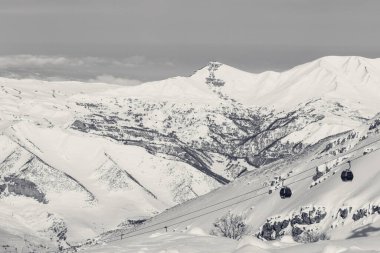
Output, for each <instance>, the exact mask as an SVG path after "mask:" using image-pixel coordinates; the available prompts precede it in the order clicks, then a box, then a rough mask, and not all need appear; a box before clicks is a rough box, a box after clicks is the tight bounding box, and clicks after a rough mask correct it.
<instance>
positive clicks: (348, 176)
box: [340, 169, 354, 182]
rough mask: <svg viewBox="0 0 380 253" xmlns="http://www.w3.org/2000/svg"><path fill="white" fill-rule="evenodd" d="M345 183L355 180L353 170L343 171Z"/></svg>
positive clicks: (342, 176)
mask: <svg viewBox="0 0 380 253" xmlns="http://www.w3.org/2000/svg"><path fill="white" fill-rule="evenodd" d="M340 177H341V178H342V181H343V182H351V181H352V180H353V179H354V174H353V173H352V171H351V170H349V169H348V170H344V171H342V174H341V175H340Z"/></svg>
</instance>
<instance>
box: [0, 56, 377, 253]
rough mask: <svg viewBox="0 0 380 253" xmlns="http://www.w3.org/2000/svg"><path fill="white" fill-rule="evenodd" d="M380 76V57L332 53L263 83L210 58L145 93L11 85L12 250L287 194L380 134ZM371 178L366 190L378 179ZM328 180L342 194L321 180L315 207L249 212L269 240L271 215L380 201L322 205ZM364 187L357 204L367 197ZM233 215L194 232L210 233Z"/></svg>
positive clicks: (303, 199)
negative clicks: (284, 187)
mask: <svg viewBox="0 0 380 253" xmlns="http://www.w3.org/2000/svg"><path fill="white" fill-rule="evenodd" d="M379 80H380V59H366V58H361V57H324V58H321V59H318V60H316V61H313V62H310V63H306V64H304V65H301V66H298V67H295V68H293V69H291V70H288V71H285V72H282V73H277V72H264V73H261V74H251V73H247V72H244V71H240V70H238V69H235V68H232V67H230V66H227V65H225V64H222V63H217V62H211V63H209V64H208V65H207V66H206V67H204V68H202V69H200V70H198V71H196V72H195V73H194V74H193V75H192V76H190V77H175V78H170V79H167V80H162V81H157V82H149V83H145V84H142V85H139V86H135V87H121V86H115V85H109V84H101V83H97V84H86V83H80V82H46V81H38V80H16V79H7V78H1V79H0V131H1V135H0V140H1V141H0V175H1V177H0V202H1V205H2V207H4V208H2V209H1V210H0V219H1V220H2V224H5V225H4V226H2V227H0V234H1V236H0V245H2V244H3V245H5V244H6V245H11V246H13V247H21V246H20V245H24V246H23V247H26V246H25V245H26V244H28V245H29V246H27V247H30V249H32V248H36V247H40V249H39V250H40V251H41V252H42V248H41V247H45V248H46V249H47V248H49V249H55V248H57V247H58V246H60V247H62V248H66V247H69V245H72V244H76V243H78V242H80V241H82V240H85V239H87V238H93V237H96V236H98V235H99V234H102V233H104V232H105V231H110V232H109V233H104V234H103V235H102V236H100V237H98V238H100V240H102V238H107V236H111V235H114V234H115V233H116V234H117V233H121V231H129V229H130V228H131V227H134V226H135V225H136V224H140V223H142V222H144V221H145V220H147V219H149V222H146V223H144V225H143V226H146V225H147V224H153V223H152V222H155V221H160V220H165V219H167V218H168V217H171V216H172V215H175V214H179V213H181V212H183V211H184V210H192V209H196V208H197V207H199V206H202V205H204V204H205V203H212V202H213V201H218V200H221V199H225V198H228V197H229V196H234V195H236V194H237V193H239V192H245V191H247V189H251V188H252V187H255V186H258V185H262V184H274V185H275V186H277V187H278V182H275V181H274V182H272V181H271V180H273V179H274V178H275V177H276V176H279V175H281V174H284V175H286V174H287V173H290V170H292V171H293V173H296V172H297V170H299V171H301V170H302V169H303V168H304V167H305V166H306V165H309V166H311V165H313V166H314V165H316V164H318V163H320V162H321V161H324V159H330V158H334V157H336V156H339V155H341V154H344V153H345V152H348V151H350V150H353V149H355V148H357V147H360V146H361V145H365V144H366V143H367V142H369V141H370V140H372V139H376V138H380V137H378V129H379V125H380V124H379V123H378V122H379V121H380V119H379V116H378V115H377V113H379V112H380V85H379V84H380V81H379ZM360 152H362V150H361V151H360ZM370 157H375V158H376V155H372V156H368V159H370ZM338 160H339V159H338ZM365 160H366V159H365ZM358 161H359V160H358ZM337 162H338V163H340V162H343V160H342V159H341V160H339V161H337ZM353 165H354V166H355V163H353ZM326 171H327V170H325V171H324V172H321V173H322V174H323V173H325V172H326ZM370 171H371V173H373V174H370V173H369V174H368V177H365V178H363V179H362V180H361V181H360V185H357V187H359V188H357V189H360V187H364V185H366V184H368V183H370V181H369V180H370V178H371V177H372V178H375V177H376V175H377V174H376V173H377V171H376V170H375V169H372V170H370ZM321 178H326V182H327V183H329V185H330V186H328V187H324V186H323V187H322V185H324V184H322V183H321V184H318V182H319V181H318V182H314V184H317V186H316V187H313V188H312V189H311V190H310V191H312V192H313V194H314V195H313V196H315V197H314V198H315V201H314V200H313V198H312V197H307V196H306V194H305V193H302V190H301V189H307V188H308V186H309V185H310V182H308V183H304V184H303V185H299V186H298V185H297V187H300V188H297V190H296V193H297V192H299V197H298V196H297V195H296V198H294V199H292V200H291V202H287V204H286V205H285V207H283V203H281V202H279V201H278V198H277V197H278V196H277V194H272V195H271V196H270V198H263V199H260V200H258V201H259V202H257V204H254V206H256V207H258V206H260V209H262V210H266V211H265V212H259V215H257V212H256V211H255V210H256V209H255V208H252V209H251V207H252V202H251V203H249V202H248V205H239V206H237V207H236V210H239V212H240V211H241V212H244V213H247V215H248V216H250V217H254V218H250V220H251V223H252V226H253V227H255V228H256V230H257V231H265V230H263V227H264V225H265V224H266V223H265V221H266V219H270V218H271V217H272V216H276V217H279V218H276V219H274V218H272V219H270V220H269V221H268V222H269V223H270V225H266V226H267V227H268V226H269V227H270V226H272V225H273V224H272V223H273V222H275V221H276V222H280V221H281V222H283V220H286V219H289V217H292V214H293V213H295V214H297V212H298V213H300V212H302V210H300V209H299V208H300V207H302V206H303V207H304V208H306V209H308V208H309V209H310V208H311V209H312V210H319V212H321V210H324V212H326V213H328V214H331V213H332V212H335V211H336V209H337V208H343V207H344V206H348V205H350V207H351V211H350V212H354V211H357V210H359V209H358V208H361V206H360V205H367V204H369V203H372V204H373V203H375V202H376V201H377V200H376V199H375V198H374V196H373V195H371V194H372V193H369V196H368V197H367V196H366V197H363V199H362V200H361V201H358V202H355V203H353V204H351V203H350V204H346V203H342V202H339V201H335V202H334V201H331V202H329V203H324V202H323V201H321V202H318V201H317V200H323V199H329V198H327V197H325V196H326V194H328V192H330V191H331V192H334V189H333V186H335V185H336V184H337V182H334V181H333V178H334V177H332V178H331V179H330V176H329V174H328V173H326V175H324V174H323V176H322V177H321ZM335 178H336V177H335ZM320 180H321V179H320ZM371 185H372V184H371ZM221 186H222V187H221ZM313 186H314V185H313ZM322 188H323V189H324V190H319V191H317V190H315V189H322ZM355 189H356V188H355ZM355 189H352V194H351V193H350V194H351V195H350V194H349V193H347V196H346V197H347V199H349V198H353V197H357V198H361V197H360V196H362V195H361V190H357V189H356V190H355ZM371 189H372V188H371ZM274 190H275V188H273V189H272V191H274ZM375 190H376V188H373V191H374V192H375ZM369 191H370V190H369ZM371 191H372V190H371ZM314 192H315V193H314ZM207 193H208V194H207ZM205 194H206V195H205ZM333 194H335V195H334V196H338V197H340V195H341V194H343V193H342V192H341V191H338V192H336V193H333ZM275 195H276V196H275ZM363 196H364V195H363ZM366 198H367V199H366ZM191 199H193V200H191ZM331 199H332V198H331ZM189 200H191V201H189ZM312 200H313V201H312ZM184 202H185V204H183V203H184ZM178 204H180V205H178ZM246 204H247V203H246ZM354 204H355V205H354ZM175 205H177V206H176V207H174V208H172V209H169V210H167V211H166V212H164V211H165V210H166V209H168V208H170V207H173V206H175ZM313 208H314V209H313ZM318 208H321V209H318ZM252 210H253V211H252ZM367 212H369V211H368V210H367ZM221 213H222V212H221ZM221 213H218V214H212V216H205V217H204V218H202V219H198V220H196V221H194V222H195V223H194V224H195V225H194V226H196V227H197V228H198V227H199V228H200V229H202V230H204V231H206V232H207V233H208V229H209V226H210V225H211V224H212V221H213V220H214V219H215V218H216V217H218V215H220V214H221ZM157 214H160V215H158V216H157ZM152 217H154V218H153V219H152V220H150V218H152ZM281 219H282V220H281ZM326 220H327V219H326ZM192 222H193V221H192ZM271 222H272V223H271ZM189 224H192V223H188V224H184V225H181V226H180V227H178V229H185V228H186V227H187V226H189ZM332 224H333V222H332V221H331V220H329V221H326V222H325V227H322V228H320V229H323V230H324V231H325V230H326V229H327V227H328V226H331V225H332ZM303 225H304V224H303ZM116 228H117V229H116ZM114 229H116V230H114ZM257 231H256V232H257ZM280 232H281V233H282V232H283V231H280ZM276 233H277V231H276ZM284 233H291V231H290V232H289V231H284ZM264 234H265V235H266V234H270V235H271V236H272V234H273V231H269V232H265V233H264ZM261 237H263V238H265V239H269V237H268V236H261ZM274 237H275V239H277V236H274ZM41 245H42V246H41Z"/></svg>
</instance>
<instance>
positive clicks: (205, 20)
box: [0, 0, 380, 85]
mask: <svg viewBox="0 0 380 253" xmlns="http://www.w3.org/2000/svg"><path fill="white" fill-rule="evenodd" d="M379 7H380V2H378V1H372V0H371V1H369V0H364V1H363V0H361V1H359V0H335V1H327V0H319V1H301V0H286V1H278V0H266V1H259V0H254V1H248V0H244V1H243V0H237V1H226V0H222V1H216V0H207V1H191V2H190V1H178V0H177V1H174V0H158V1H147V0H141V1H127V0H123V1H122V0H110V1H102V0H81V1H73V0H69V1H58V0H29V1H23V0H12V1H9V0H0V27H1V30H2V31H3V35H2V36H1V38H0V48H1V51H0V74H1V75H2V76H13V77H35V78H40V79H53V80H83V81H107V82H111V83H119V84H124V85H135V84H138V83H140V82H145V81H151V80H159V79H164V78H167V77H171V76H177V75H190V74H191V73H192V72H193V71H195V70H196V69H199V68H200V67H202V66H205V65H206V64H207V62H209V61H213V60H216V61H220V62H223V63H226V64H228V65H231V66H234V67H236V68H239V69H242V70H245V71H249V72H261V71H265V70H275V71H283V70H286V69H289V68H292V67H294V66H296V65H299V64H302V63H305V62H308V61H312V60H315V59H317V58H319V57H323V56H328V55H358V56H363V57H368V58H377V57H380V48H379V47H378V45H379V44H380V34H379V33H376V30H377V24H379V19H380V18H379V17H380V15H379V14H380V8H379Z"/></svg>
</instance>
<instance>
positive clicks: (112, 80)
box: [88, 75, 141, 86]
mask: <svg viewBox="0 0 380 253" xmlns="http://www.w3.org/2000/svg"><path fill="white" fill-rule="evenodd" d="M88 82H91V83H109V84H118V85H126V86H133V85H138V84H141V81H139V80H135V79H128V78H121V77H114V76H112V75H100V76H97V77H96V78H95V79H90V80H88Z"/></svg>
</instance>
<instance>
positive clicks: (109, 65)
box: [0, 54, 150, 85]
mask: <svg viewBox="0 0 380 253" xmlns="http://www.w3.org/2000/svg"><path fill="white" fill-rule="evenodd" d="M148 64H150V62H149V61H148V60H147V59H145V57H143V56H131V57H125V58H102V57H71V56H70V57H68V56H54V55H27V54H23V55H5V56H0V76H6V77H11V78H12V77H17V78H35V79H41V80H66V81H74V80H76V81H85V82H102V83H110V84H119V85H138V84H140V83H141V81H139V80H137V79H136V78H135V77H133V74H134V75H135V76H136V75H137V74H138V73H141V69H142V68H143V67H144V66H146V65H148ZM130 76H132V77H130Z"/></svg>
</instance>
